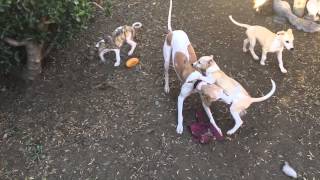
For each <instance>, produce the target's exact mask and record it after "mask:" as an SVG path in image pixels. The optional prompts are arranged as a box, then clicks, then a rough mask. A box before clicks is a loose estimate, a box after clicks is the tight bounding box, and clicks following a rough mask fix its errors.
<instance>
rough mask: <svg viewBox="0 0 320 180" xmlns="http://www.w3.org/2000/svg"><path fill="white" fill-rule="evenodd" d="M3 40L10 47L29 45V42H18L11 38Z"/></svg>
mask: <svg viewBox="0 0 320 180" xmlns="http://www.w3.org/2000/svg"><path fill="white" fill-rule="evenodd" d="M3 40H4V41H5V42H6V43H8V44H9V45H11V46H15V47H18V46H26V45H27V44H28V42H27V41H28V40H23V41H17V40H14V39H11V38H4V39H3Z"/></svg>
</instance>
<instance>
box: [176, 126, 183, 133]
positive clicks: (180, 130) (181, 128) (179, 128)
mask: <svg viewBox="0 0 320 180" xmlns="http://www.w3.org/2000/svg"><path fill="white" fill-rule="evenodd" d="M176 131H177V133H178V134H182V132H183V126H182V125H178V126H177V129H176Z"/></svg>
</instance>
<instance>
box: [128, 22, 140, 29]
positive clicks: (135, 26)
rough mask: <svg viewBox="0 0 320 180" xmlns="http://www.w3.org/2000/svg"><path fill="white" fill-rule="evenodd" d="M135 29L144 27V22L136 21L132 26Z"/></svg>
mask: <svg viewBox="0 0 320 180" xmlns="http://www.w3.org/2000/svg"><path fill="white" fill-rule="evenodd" d="M131 27H133V28H134V29H139V28H141V27H142V23H141V22H135V23H133V24H132V26H131Z"/></svg>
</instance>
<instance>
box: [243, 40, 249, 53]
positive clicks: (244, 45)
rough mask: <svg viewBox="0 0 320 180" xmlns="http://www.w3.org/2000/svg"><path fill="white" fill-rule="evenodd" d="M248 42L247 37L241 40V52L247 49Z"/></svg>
mask: <svg viewBox="0 0 320 180" xmlns="http://www.w3.org/2000/svg"><path fill="white" fill-rule="evenodd" d="M248 43H249V39H245V40H243V48H242V50H243V52H247V51H248V49H247V46H248Z"/></svg>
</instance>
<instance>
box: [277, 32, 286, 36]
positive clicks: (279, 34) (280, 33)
mask: <svg viewBox="0 0 320 180" xmlns="http://www.w3.org/2000/svg"><path fill="white" fill-rule="evenodd" d="M285 33H286V32H284V31H279V32H277V35H278V36H282V35H284V34H285Z"/></svg>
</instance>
